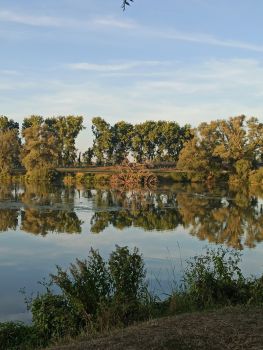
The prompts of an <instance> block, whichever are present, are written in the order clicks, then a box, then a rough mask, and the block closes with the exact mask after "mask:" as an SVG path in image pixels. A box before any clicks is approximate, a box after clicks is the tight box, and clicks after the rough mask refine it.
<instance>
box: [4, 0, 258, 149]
mask: <svg viewBox="0 0 263 350" xmlns="http://www.w3.org/2000/svg"><path fill="white" fill-rule="evenodd" d="M262 13H263V2H262V1H261V0H253V1H248V0H231V1H229V0H228V1H227V0H221V1H218V0H217V1H216V0H166V1H161V0H135V2H134V4H133V5H132V6H131V7H130V8H128V9H127V11H125V12H122V10H121V7H120V0H106V1H105V0H74V1H73V0H56V1H54V0H45V1H43V0H42V1H40V0H1V2H0V43H1V46H0V47H1V54H0V107H1V108H0V114H5V115H7V116H10V117H13V118H15V119H16V120H18V121H22V119H23V118H24V117H25V116H27V115H30V114H33V113H34V114H40V115H44V116H52V115H66V114H80V115H83V116H84V118H85V125H86V126H87V127H90V121H91V118H92V117H94V116H98V115H100V116H102V117H104V118H105V119H106V120H107V121H109V122H110V123H113V122H116V121H118V120H126V121H129V122H134V123H135V122H139V121H143V120H146V119H154V120H158V119H168V120H175V121H177V122H179V123H180V124H184V123H186V122H187V123H191V124H192V125H197V124H198V123H199V122H201V121H204V120H206V121H209V120H212V119H217V118H226V117H228V116H233V115H239V114H246V115H249V116H250V115H254V116H257V117H258V118H259V119H260V120H261V121H263V98H262V97H263V59H262V56H263V38H262ZM87 144H91V133H90V130H86V131H84V132H82V135H81V137H80V139H79V142H78V145H79V147H80V148H81V149H84V148H85V147H86V146H85V145H87Z"/></svg>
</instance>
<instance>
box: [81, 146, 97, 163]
mask: <svg viewBox="0 0 263 350" xmlns="http://www.w3.org/2000/svg"><path fill="white" fill-rule="evenodd" d="M93 155H94V152H93V149H92V148H91V147H89V148H88V150H87V151H86V152H84V153H83V154H82V161H83V163H84V164H86V165H91V164H92V158H93Z"/></svg>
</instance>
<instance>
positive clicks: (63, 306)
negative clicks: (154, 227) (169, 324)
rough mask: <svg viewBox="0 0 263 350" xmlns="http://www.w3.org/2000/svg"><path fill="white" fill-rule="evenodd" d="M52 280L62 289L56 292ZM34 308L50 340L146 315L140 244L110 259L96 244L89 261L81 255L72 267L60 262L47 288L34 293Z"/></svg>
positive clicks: (36, 321) (35, 320) (120, 249)
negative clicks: (38, 293)
mask: <svg viewBox="0 0 263 350" xmlns="http://www.w3.org/2000/svg"><path fill="white" fill-rule="evenodd" d="M51 284H54V285H56V286H57V287H59V290H60V294H54V293H53V292H52V291H51V289H50V286H51ZM29 308H30V310H31V312H32V315H33V325H34V327H35V329H36V330H37V332H38V334H39V335H40V338H41V339H43V341H45V342H47V341H49V340H50V339H57V338H60V337H64V336H66V335H67V336H75V335H76V334H79V333H80V332H81V331H84V330H85V331H87V330H94V329H95V330H102V329H108V328H111V327H113V326H116V325H127V324H129V323H131V322H134V321H136V320H139V319H145V318H147V317H149V312H150V311H149V308H150V306H149V296H148V292H147V288H146V283H145V269H144V263H143V259H142V257H141V255H140V254H139V252H138V250H137V249H134V251H133V252H130V251H129V249H128V248H127V247H116V250H115V252H113V253H112V254H111V256H110V258H109V261H108V262H105V261H104V260H103V259H102V257H101V255H100V254H99V252H98V251H95V250H93V249H91V251H90V255H89V258H88V259H87V260H84V261H81V260H78V259H77V260H76V263H75V264H71V265H70V267H69V269H68V271H64V270H62V269H61V268H60V267H57V273H56V274H53V275H51V283H50V284H48V286H47V291H46V293H44V294H42V295H38V296H37V297H36V298H34V299H33V300H32V301H31V302H30V303H29Z"/></svg>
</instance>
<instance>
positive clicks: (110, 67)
mask: <svg viewBox="0 0 263 350" xmlns="http://www.w3.org/2000/svg"><path fill="white" fill-rule="evenodd" d="M163 64H165V63H164V62H160V61H132V62H126V63H114V64H97V63H90V62H79V63H71V64H68V65H66V66H67V67H68V68H70V69H73V70H86V71H94V72H105V73H111V72H120V71H127V70H131V69H134V68H140V67H146V66H148V67H153V66H158V65H163Z"/></svg>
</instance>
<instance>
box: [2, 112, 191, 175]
mask: <svg viewBox="0 0 263 350" xmlns="http://www.w3.org/2000/svg"><path fill="white" fill-rule="evenodd" d="M83 129H85V127H84V125H83V117H82V116H60V117H52V118H46V119H44V118H43V117H41V116H36V115H33V116H30V117H27V118H25V119H24V121H23V123H22V126H21V130H20V126H19V123H17V122H15V121H14V120H13V119H9V118H7V117H6V116H0V174H1V176H2V177H3V176H9V175H11V174H12V171H13V170H14V169H16V168H21V167H24V168H25V169H26V172H27V174H28V175H30V176H31V177H36V178H38V177H41V178H43V177H48V176H50V173H51V172H52V170H54V169H56V168H58V167H69V166H80V165H91V164H96V165H116V164H120V163H121V162H122V161H123V160H124V159H125V158H127V157H128V156H130V157H132V158H134V160H136V161H137V162H140V163H142V162H153V161H177V160H178V157H179V153H180V151H181V149H182V147H183V144H184V142H185V141H186V140H189V139H190V138H191V137H192V136H191V129H190V125H185V126H183V127H180V126H179V124H177V123H176V122H167V121H158V122H155V121H146V122H144V123H140V124H135V125H132V124H130V123H126V122H124V121H120V122H118V123H116V124H114V125H113V126H111V125H110V124H109V123H107V122H106V121H105V120H104V119H102V118H100V117H96V118H93V119H92V132H93V135H94V140H93V146H92V147H89V148H88V149H87V151H86V152H84V153H83V154H82V155H81V153H79V152H78V150H77V148H76V139H77V137H78V135H79V133H80V131H81V130H83Z"/></svg>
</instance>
